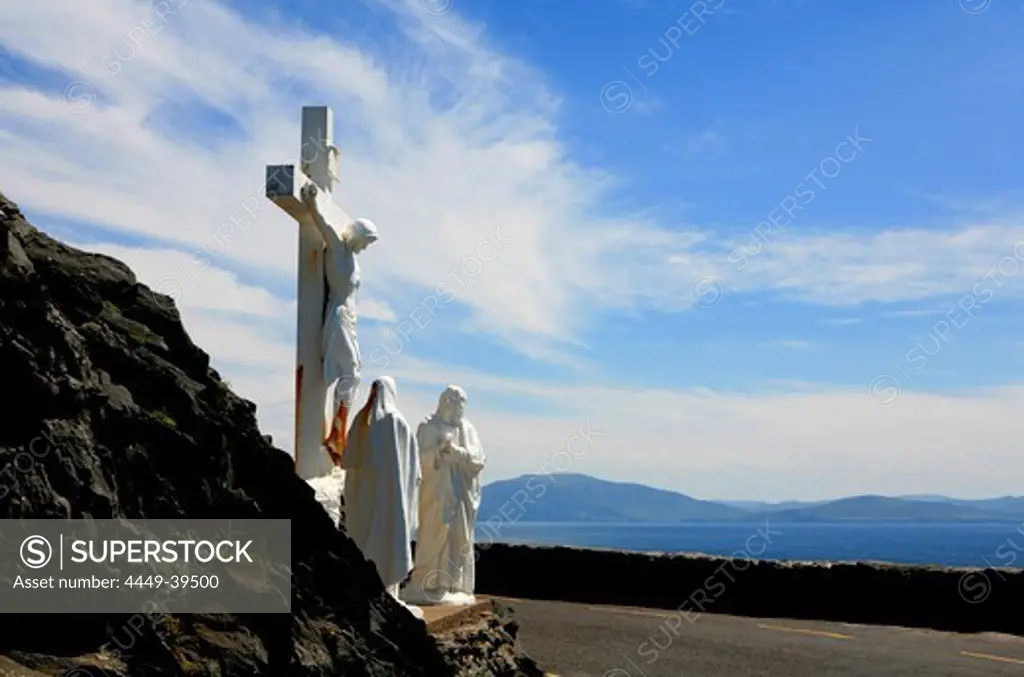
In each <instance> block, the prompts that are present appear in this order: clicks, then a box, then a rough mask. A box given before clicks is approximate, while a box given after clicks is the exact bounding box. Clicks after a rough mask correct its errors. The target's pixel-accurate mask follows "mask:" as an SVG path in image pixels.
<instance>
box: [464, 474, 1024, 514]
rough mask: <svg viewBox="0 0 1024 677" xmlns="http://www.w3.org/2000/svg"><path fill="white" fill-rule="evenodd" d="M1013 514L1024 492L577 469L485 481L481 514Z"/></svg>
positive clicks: (1023, 504) (1022, 506) (1023, 509)
mask: <svg viewBox="0 0 1024 677" xmlns="http://www.w3.org/2000/svg"><path fill="white" fill-rule="evenodd" d="M765 518H770V519H773V520H776V521H778V522H849V521H858V522H891V521H903V522H1015V521H1024V496H1017V497H1014V496H1006V497H1003V498H990V499H983V500H976V501H971V500H964V499H954V498H947V497H945V496H897V497H888V496H853V497H850V498H841V499H838V500H834V501H811V502H804V501H786V502H782V503H764V502H759V501H703V500H700V499H696V498H692V497H690V496H686V495H684V494H680V493H677V492H675V491H667V490H665V489H655V488H653V487H648V486H646V485H643V484H631V483H625V482H609V481H606V480H601V479H598V478H596V477H590V476H588V475H579V474H568V473H566V474H553V475H523V476H522V477H518V478H516V479H511V480H501V481H498V482H492V483H491V484H488V485H486V486H485V487H484V489H483V503H482V505H481V506H480V512H479V518H478V519H479V521H480V522H486V521H487V520H488V519H497V520H501V521H504V522H519V521H524V522H634V523H638V522H647V523H655V522H660V523H672V522H737V521H743V520H750V519H758V520H762V519H765Z"/></svg>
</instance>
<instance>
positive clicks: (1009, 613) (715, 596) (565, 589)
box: [476, 543, 1024, 635]
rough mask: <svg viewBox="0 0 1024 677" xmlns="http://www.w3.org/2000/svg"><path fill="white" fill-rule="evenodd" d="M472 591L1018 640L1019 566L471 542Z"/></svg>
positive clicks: (685, 613)
mask: <svg viewBox="0 0 1024 677" xmlns="http://www.w3.org/2000/svg"><path fill="white" fill-rule="evenodd" d="M477 554H478V558H479V559H478V564H477V569H476V571H477V589H478V590H479V591H480V592H481V594H490V595H501V596H506V597H518V598H523V599H543V600H560V601H564V602H583V603H588V604H611V605H620V606H640V607H651V608H656V609H675V610H678V612H679V614H680V616H681V620H685V621H689V622H692V621H695V620H696V619H697V618H699V617H700V615H701V614H702V613H720V614H731V615H736V616H754V617H775V618H804V619H818V620H830V621H842V622H848V623H866V624H877V625H898V626H907V627H922V628H932V629H936V630H948V631H954V632H983V631H991V632H1003V633H1009V634H1016V635H1024V615H1022V614H1021V600H1024V569H999V570H995V569H966V568H947V567H938V566H935V567H922V566H906V565H898V564H884V563H879V562H857V563H827V562H826V563H822V562H814V563H802V562H777V561H770V560H760V561H758V560H751V559H750V558H737V559H730V558H723V557H710V556H704V555H690V554H672V555H669V554H660V553H640V552H622V551H615V550H591V549H585V548H567V547H534V546H524V545H506V544H501V543H493V544H488V543H484V544H480V545H478V550H477Z"/></svg>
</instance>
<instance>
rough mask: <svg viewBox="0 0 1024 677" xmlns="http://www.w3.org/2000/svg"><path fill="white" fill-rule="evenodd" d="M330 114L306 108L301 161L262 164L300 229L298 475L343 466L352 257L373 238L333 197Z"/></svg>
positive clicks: (352, 364)
mask: <svg viewBox="0 0 1024 677" xmlns="http://www.w3.org/2000/svg"><path fill="white" fill-rule="evenodd" d="M333 118H334V116H333V114H332V112H331V109H330V108H328V107H327V106H304V107H303V109H302V143H301V147H300V164H299V165H298V166H296V165H294V164H291V165H268V166H267V179H266V195H267V198H268V199H270V200H271V201H272V202H273V203H274V204H276V205H277V206H278V207H280V208H281V209H282V210H284V211H285V213H287V214H288V215H290V216H291V217H292V218H293V219H295V220H296V221H297V222H298V230H299V233H298V235H299V238H298V239H299V256H298V259H299V261H298V314H297V315H298V316H297V318H296V319H297V323H296V324H297V327H296V328H297V331H296V366H295V471H296V473H297V474H298V475H299V476H300V477H302V478H303V479H312V478H315V477H321V476H323V475H326V474H329V473H330V472H331V468H332V466H340V465H341V456H342V452H343V450H344V448H345V438H346V433H347V429H346V426H347V423H348V414H349V412H350V411H351V410H352V406H353V402H352V398H353V397H354V395H355V392H356V389H357V388H358V386H359V380H360V376H361V370H362V359H361V357H360V354H359V344H358V342H357V340H356V307H355V292H356V289H358V288H359V263H358V261H357V260H356V255H357V254H359V253H361V252H362V251H364V250H365V249H366V248H367V247H368V246H370V245H371V244H372V243H373V242H375V241H376V240H377V230H376V227H375V226H374V225H373V223H372V222H370V221H369V220H367V219H355V220H353V219H350V218H349V217H348V215H347V214H345V212H344V211H342V210H341V209H340V208H339V207H338V206H337V205H335V204H334V201H333V199H332V194H333V188H334V184H335V183H336V182H337V181H338V179H339V172H338V154H339V151H338V147H337V146H335V145H334V143H333V141H332V138H333V134H332V128H333V126H334V125H333V122H334V119H333ZM325 452H326V453H325Z"/></svg>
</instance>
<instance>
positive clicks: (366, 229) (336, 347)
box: [302, 183, 377, 466]
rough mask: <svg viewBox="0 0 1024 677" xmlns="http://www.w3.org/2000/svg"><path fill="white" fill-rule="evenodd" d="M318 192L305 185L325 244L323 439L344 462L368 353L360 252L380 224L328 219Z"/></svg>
mask: <svg viewBox="0 0 1024 677" xmlns="http://www.w3.org/2000/svg"><path fill="white" fill-rule="evenodd" d="M317 194H318V190H317V187H316V185H315V184H312V183H310V184H307V185H306V186H304V187H303V188H302V200H303V202H304V203H305V204H306V206H307V207H308V208H309V213H310V215H311V217H312V219H313V222H314V223H315V224H316V227H317V230H319V231H320V236H321V237H322V238H323V240H324V246H325V256H324V277H325V280H324V281H325V284H326V286H327V294H326V297H327V302H326V304H325V306H324V316H323V335H322V343H321V348H320V355H321V358H322V359H323V369H324V385H325V386H326V398H325V402H324V425H323V437H324V442H323V443H324V447H325V448H326V449H327V453H328V454H330V456H331V460H333V461H334V463H335V465H338V466H340V465H341V456H342V452H343V451H344V449H345V438H346V430H347V423H348V415H349V412H350V411H352V399H353V397H354V396H355V392H356V389H357V388H358V387H359V381H360V378H361V375H362V358H361V356H360V354H359V342H358V341H357V340H356V290H357V289H359V262H358V261H357V260H356V256H357V255H358V254H360V253H361V252H363V251H364V250H365V249H366V248H367V247H369V246H370V245H371V244H373V243H374V242H376V241H377V228H376V226H374V225H373V223H372V222H371V221H369V220H368V219H356V220H355V221H352V222H351V223H348V224H332V223H328V221H327V219H326V218H325V217H324V212H323V210H322V209H320V206H319V204H318V201H317V200H318V195H317ZM339 230H340V232H339Z"/></svg>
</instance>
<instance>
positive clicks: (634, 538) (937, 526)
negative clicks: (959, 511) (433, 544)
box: [476, 519, 1024, 567]
mask: <svg viewBox="0 0 1024 677" xmlns="http://www.w3.org/2000/svg"><path fill="white" fill-rule="evenodd" d="M766 527H767V528H768V529H769V530H770V543H768V544H767V547H766V548H765V550H764V552H763V553H761V554H759V555H758V556H757V559H778V560H797V561H864V560H874V561H882V562H898V563H906V564H941V565H945V566H981V567H984V566H992V567H1021V566H1024V524H1015V523H963V522H958V523H912V522H875V523H869V522H845V523H813V524H811V523H806V522H804V523H785V522H774V521H770V522H768V523H767V524H766V523H765V521H764V520H763V519H762V520H761V521H760V522H758V521H756V520H755V521H750V522H744V523H736V522H728V523H706V522H705V523H678V524H621V523H620V524H600V523H582V524H569V523H538V522H518V523H515V524H513V523H503V524H501V525H500V527H499V528H497V529H492V528H490V527H489V526H485V525H481V524H478V525H477V529H476V532H477V533H476V538H477V542H478V543H487V542H489V541H494V542H506V543H533V544H545V545H575V546H582V547H592V548H613V549H617V550H638V551H645V552H651V551H654V552H699V553H705V554H709V555H724V556H728V555H731V554H734V553H736V552H737V551H739V552H743V551H744V548H745V547H746V546H745V544H746V543H747V542H748V541H749V539H750V538H751V537H752V536H754V535H756V534H757V533H758V530H760V531H761V533H764V532H765V529H766ZM764 544H765V540H764V539H763V538H761V537H758V539H757V541H756V549H757V551H758V552H760V550H761V548H762V547H764Z"/></svg>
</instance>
